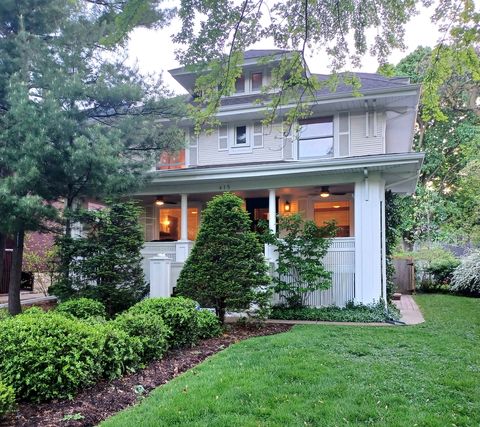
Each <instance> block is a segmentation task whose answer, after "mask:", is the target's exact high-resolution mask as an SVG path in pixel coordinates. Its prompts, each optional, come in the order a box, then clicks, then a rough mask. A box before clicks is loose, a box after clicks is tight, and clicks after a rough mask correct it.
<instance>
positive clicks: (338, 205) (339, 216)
mask: <svg viewBox="0 0 480 427" xmlns="http://www.w3.org/2000/svg"><path fill="white" fill-rule="evenodd" d="M314 219H315V224H317V225H318V226H323V225H325V222H327V221H332V220H334V221H335V222H336V224H337V227H338V230H337V236H336V237H350V236H352V231H353V229H352V224H351V221H352V218H351V212H350V201H348V200H339V201H332V202H316V203H315V204H314Z"/></svg>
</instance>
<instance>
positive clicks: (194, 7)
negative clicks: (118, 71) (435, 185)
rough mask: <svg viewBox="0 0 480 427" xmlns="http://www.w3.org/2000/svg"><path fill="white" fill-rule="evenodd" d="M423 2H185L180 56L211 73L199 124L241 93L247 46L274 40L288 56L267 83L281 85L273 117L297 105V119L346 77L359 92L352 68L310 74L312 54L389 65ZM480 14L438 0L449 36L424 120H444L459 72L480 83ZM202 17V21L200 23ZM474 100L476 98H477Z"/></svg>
mask: <svg viewBox="0 0 480 427" xmlns="http://www.w3.org/2000/svg"><path fill="white" fill-rule="evenodd" d="M422 4H423V5H424V6H431V5H432V2H431V1H428V0H424V1H422V2H413V1H412V2H404V1H393V2H385V1H381V0H374V1H369V2H362V1H361V2H352V1H349V0H339V1H336V2H325V1H321V0H313V1H311V0H310V1H298V0H286V1H283V0H274V1H271V2H264V1H262V0H261V1H251V0H242V1H241V2H230V1H228V0H220V1H217V2H215V6H214V7H212V2H211V1H208V0H200V1H199V0H182V2H181V5H180V9H179V12H178V14H179V17H180V19H181V20H182V28H181V30H180V31H179V32H178V33H177V34H176V35H175V37H174V41H176V42H177V43H179V44H180V45H181V48H180V49H178V52H177V58H178V59H179V60H180V62H181V63H182V64H184V65H186V66H188V67H190V68H192V69H197V70H201V71H203V72H204V76H203V77H202V78H201V79H198V81H197V90H196V92H197V93H198V94H200V96H199V97H198V99H197V101H198V103H197V108H196V109H193V110H192V111H193V112H194V113H195V115H196V119H197V123H199V125H201V124H204V123H209V121H210V124H211V123H212V122H214V120H211V119H212V118H213V114H214V112H215V111H216V109H217V108H218V106H219V105H220V99H221V97H222V96H223V95H228V94H230V93H232V92H233V91H234V84H235V80H236V78H237V77H238V76H239V75H240V73H241V68H240V67H241V65H242V63H243V51H244V50H245V49H246V48H247V47H249V46H251V45H253V44H255V43H260V42H262V41H266V40H267V39H268V40H269V42H270V41H271V40H273V43H274V45H275V47H277V48H281V49H286V50H288V51H289V53H288V54H285V55H283V59H282V60H281V61H280V64H279V66H278V67H277V68H276V70H274V72H273V73H272V83H271V85H269V87H267V88H265V92H271V89H272V88H275V89H277V91H276V93H275V94H271V96H269V97H267V98H265V97H263V98H262V99H263V101H265V102H267V105H268V107H269V108H270V114H269V115H268V116H267V118H266V120H272V119H273V117H274V116H275V114H276V111H277V108H278V106H279V105H281V104H296V105H297V108H294V109H291V110H290V111H289V113H288V114H287V116H286V117H285V118H284V119H285V120H286V121H287V122H290V123H293V122H294V120H295V119H296V118H298V117H302V116H303V115H305V114H308V109H307V108H306V107H307V104H308V103H309V102H311V101H314V99H315V92H316V90H317V89H318V88H320V87H322V86H328V87H329V88H331V90H333V91H334V90H335V88H336V86H337V84H338V83H339V82H340V81H342V80H343V81H344V82H346V83H347V84H350V85H352V87H353V90H354V92H355V89H358V85H359V83H360V82H359V80H358V79H356V78H355V76H354V75H352V74H351V73H346V74H335V75H334V76H332V77H331V78H330V79H326V80H319V79H317V78H316V77H315V76H314V75H311V76H310V75H309V74H308V73H306V72H305V63H306V60H305V58H306V56H307V55H308V54H309V53H311V54H320V55H322V56H323V57H324V58H325V60H326V61H328V62H329V64H330V66H331V69H332V71H333V72H334V73H336V72H338V71H341V70H342V69H344V68H345V66H346V65H349V63H352V64H353V65H359V63H360V61H361V57H362V56H363V55H365V54H366V53H367V52H369V53H370V54H372V55H374V56H375V57H376V58H377V59H378V61H379V63H380V64H385V63H386V59H387V56H388V54H389V53H390V52H391V51H392V49H395V48H400V49H401V48H404V47H405V46H404V35H405V24H406V23H407V22H408V21H409V19H410V18H411V17H412V16H414V15H415V14H416V13H417V12H418V7H419V6H420V5H422ZM479 17H480V13H479V12H478V10H477V9H476V7H475V2H474V1H471V0H468V1H461V0H454V1H451V0H440V1H439V2H436V3H435V9H434V11H433V15H432V21H433V22H432V25H437V26H438V27H439V29H440V31H441V33H442V37H441V40H440V42H439V43H438V45H437V46H436V47H435V48H434V49H433V51H432V52H431V56H430V59H429V62H428V67H427V70H426V72H425V78H424V91H423V99H424V105H425V108H424V119H425V120H427V119H429V118H437V119H444V116H443V114H442V111H441V108H440V98H441V88H442V87H443V86H444V85H445V84H446V83H447V82H448V81H449V80H450V79H451V77H452V76H454V75H457V76H462V77H463V79H464V80H465V81H466V82H467V81H468V80H469V79H470V80H471V81H473V82H476V83H478V82H479V81H480V72H479V71H478V70H479V69H480V61H479V59H478V56H477V55H476V48H477V47H478V44H479V42H480V33H479V32H478V22H479V20H480V18H479ZM197 22H202V25H201V26H200V27H199V26H198V25H195V24H196V23H197ZM373 28H375V30H376V36H375V37H374V38H369V37H367V32H368V30H369V29H373ZM278 89H280V90H278ZM476 93H477V94H478V92H476ZM475 99H476V97H472V98H471V100H472V101H473V103H474V100H475Z"/></svg>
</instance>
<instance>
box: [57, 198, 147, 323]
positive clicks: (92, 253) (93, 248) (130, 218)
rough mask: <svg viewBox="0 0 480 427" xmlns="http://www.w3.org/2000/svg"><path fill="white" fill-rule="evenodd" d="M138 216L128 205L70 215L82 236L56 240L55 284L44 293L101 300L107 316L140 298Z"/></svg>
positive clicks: (142, 286)
mask: <svg viewBox="0 0 480 427" xmlns="http://www.w3.org/2000/svg"><path fill="white" fill-rule="evenodd" d="M139 215H140V208H139V207H138V206H137V205H136V204H135V203H134V202H126V203H112V204H110V206H109V208H107V209H103V210H101V211H88V212H81V213H79V214H77V215H74V216H73V217H72V221H78V222H80V223H82V224H83V225H84V226H85V229H86V230H87V235H86V236H85V237H81V238H76V239H73V238H72V237H69V236H63V237H61V238H60V239H59V240H58V242H57V243H58V248H59V250H58V254H59V257H60V263H59V273H60V274H59V280H58V281H57V283H55V284H54V285H53V286H51V287H50V288H49V293H51V294H53V295H56V296H58V297H59V298H60V299H65V300H67V299H70V298H72V297H80V296H82V297H87V298H93V299H95V300H97V301H101V302H102V303H103V304H104V305H105V308H106V310H107V313H108V314H109V315H110V316H113V315H114V314H115V313H118V312H121V311H123V310H125V309H127V308H129V307H131V306H132V305H134V304H135V303H136V302H138V301H140V300H141V299H142V298H144V297H145V296H146V295H147V293H148V286H147V285H146V283H145V280H144V274H143V270H142V255H141V253H140V250H141V249H142V247H143V243H144V242H143V234H142V230H141V227H140V225H139V222H138V217H139Z"/></svg>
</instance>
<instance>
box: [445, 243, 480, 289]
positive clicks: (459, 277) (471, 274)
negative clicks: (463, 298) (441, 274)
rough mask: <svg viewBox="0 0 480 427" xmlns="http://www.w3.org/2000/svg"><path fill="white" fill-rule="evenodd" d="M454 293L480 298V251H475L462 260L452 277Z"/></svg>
mask: <svg viewBox="0 0 480 427" xmlns="http://www.w3.org/2000/svg"><path fill="white" fill-rule="evenodd" d="M451 290H452V291H453V292H458V293H463V294H466V295H473V296H480V250H478V249H477V250H475V251H473V252H471V253H470V254H469V255H467V256H466V257H465V258H463V259H462V262H461V264H460V265H459V266H458V267H457V268H456V269H455V271H454V272H453V277H452V287H451Z"/></svg>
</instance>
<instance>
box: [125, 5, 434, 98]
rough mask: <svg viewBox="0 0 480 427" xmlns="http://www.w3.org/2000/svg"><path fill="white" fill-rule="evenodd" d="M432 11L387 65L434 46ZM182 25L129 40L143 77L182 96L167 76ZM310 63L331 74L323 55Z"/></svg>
mask: <svg viewBox="0 0 480 427" xmlns="http://www.w3.org/2000/svg"><path fill="white" fill-rule="evenodd" d="M431 14H432V8H430V9H425V8H420V13H419V14H418V15H417V16H415V17H414V18H412V20H411V21H410V22H409V23H408V24H407V25H406V29H405V45H406V46H407V50H406V51H400V50H395V51H394V52H392V54H391V55H390V57H389V58H388V62H390V63H393V64H396V63H397V62H399V61H400V59H402V58H403V57H405V56H406V55H407V54H408V53H410V52H412V51H413V50H415V48H416V47H417V46H419V45H422V46H434V45H435V44H436V42H437V41H438V39H439V38H440V34H439V33H438V31H437V29H436V27H435V26H434V25H433V24H432V23H431V22H430V16H431ZM179 28H180V24H179V22H178V21H177V20H174V21H173V22H172V24H171V25H170V26H169V27H167V28H165V29H162V30H148V29H145V28H137V29H136V30H134V31H133V33H132V34H131V36H130V40H129V43H128V62H129V63H130V64H135V63H136V64H137V65H138V67H139V69H140V72H141V73H142V74H149V73H154V74H159V73H162V72H163V78H164V82H165V84H166V85H167V87H168V88H169V89H171V90H172V91H173V92H175V93H177V94H180V93H185V90H184V89H183V88H182V86H180V85H179V84H178V83H177V82H176V81H175V80H174V79H173V78H172V77H171V76H170V74H169V73H168V72H167V70H169V69H172V68H176V67H179V66H180V64H179V63H178V62H177V61H176V60H175V53H174V50H175V46H174V44H173V42H172V41H171V38H170V37H171V34H172V33H174V32H176V31H178V30H179ZM274 47H275V46H274V45H273V44H272V43H271V42H268V41H265V42H263V43H262V44H257V45H254V46H252V48H257V49H269V48H274ZM307 63H308V65H309V68H310V71H311V72H312V73H328V72H329V70H328V67H327V65H326V64H325V60H324V59H323V58H322V56H321V55H318V54H317V55H315V56H313V57H309V56H307ZM377 68H378V62H377V60H376V59H375V58H373V57H370V56H366V57H364V58H363V60H362V66H361V67H360V68H356V69H355V68H351V69H350V70H351V71H363V72H370V73H373V72H375V71H376V70H377Z"/></svg>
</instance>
